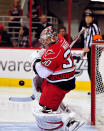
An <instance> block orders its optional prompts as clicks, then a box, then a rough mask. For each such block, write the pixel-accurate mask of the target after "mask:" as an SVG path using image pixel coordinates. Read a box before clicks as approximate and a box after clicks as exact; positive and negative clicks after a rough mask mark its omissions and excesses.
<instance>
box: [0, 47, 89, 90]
mask: <svg viewBox="0 0 104 131" xmlns="http://www.w3.org/2000/svg"><path fill="white" fill-rule="evenodd" d="M34 51H36V49H5V48H0V87H20V85H19V82H20V81H21V80H22V81H24V85H23V86H21V87H30V88H31V87H32V77H33V74H32V70H31V63H30V56H31V54H32V53H33V52H34ZM82 52H83V51H82V50H72V55H73V57H74V63H75V68H76V89H77V90H85V91H90V82H89V76H88V73H87V58H86V57H82Z"/></svg>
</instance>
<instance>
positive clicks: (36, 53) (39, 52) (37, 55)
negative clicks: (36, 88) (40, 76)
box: [31, 49, 46, 74]
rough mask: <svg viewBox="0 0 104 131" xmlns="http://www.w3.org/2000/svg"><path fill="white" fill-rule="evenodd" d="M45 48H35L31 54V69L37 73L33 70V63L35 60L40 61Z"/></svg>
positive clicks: (34, 63)
mask: <svg viewBox="0 0 104 131" xmlns="http://www.w3.org/2000/svg"><path fill="white" fill-rule="evenodd" d="M45 50H46V49H40V50H35V51H34V52H33V53H32V55H31V64H32V67H33V71H34V72H35V73H36V74H37V72H36V70H35V65H36V63H37V62H40V61H41V56H42V55H43V54H44V51H45Z"/></svg>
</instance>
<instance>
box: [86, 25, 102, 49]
mask: <svg viewBox="0 0 104 131" xmlns="http://www.w3.org/2000/svg"><path fill="white" fill-rule="evenodd" d="M97 34H100V30H99V28H98V26H97V25H96V24H95V23H93V24H92V25H91V26H89V27H87V28H86V30H85V33H84V47H85V48H90V47H91V44H92V41H93V36H94V35H97Z"/></svg>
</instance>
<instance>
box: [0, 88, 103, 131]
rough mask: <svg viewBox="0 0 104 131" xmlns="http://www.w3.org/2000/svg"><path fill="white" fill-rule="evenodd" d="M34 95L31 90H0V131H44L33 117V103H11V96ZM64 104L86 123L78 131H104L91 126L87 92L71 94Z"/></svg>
mask: <svg viewBox="0 0 104 131" xmlns="http://www.w3.org/2000/svg"><path fill="white" fill-rule="evenodd" d="M31 94H32V89H31V88H0V131H42V130H40V129H39V128H38V127H37V125H36V122H35V119H34V117H33V115H32V105H33V103H34V101H31V102H11V101H9V100H8V98H9V97H10V96H19V97H23V96H24V97H25V96H30V95H31ZM64 103H65V104H66V105H68V106H70V108H71V110H72V111H74V112H75V113H76V114H77V115H76V116H77V117H78V119H81V120H84V121H85V122H86V124H85V125H83V126H82V127H81V128H79V129H78V130H77V131H102V130H97V129H95V128H94V127H92V126H90V124H88V123H90V95H88V94H87V92H70V94H68V95H67V96H66V97H65V99H64Z"/></svg>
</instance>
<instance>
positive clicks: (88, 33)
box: [82, 12, 100, 80]
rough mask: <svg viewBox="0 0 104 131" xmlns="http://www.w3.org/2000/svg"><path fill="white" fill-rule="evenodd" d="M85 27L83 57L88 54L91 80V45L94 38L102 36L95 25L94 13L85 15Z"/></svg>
mask: <svg viewBox="0 0 104 131" xmlns="http://www.w3.org/2000/svg"><path fill="white" fill-rule="evenodd" d="M85 24H86V25H85V26H86V30H85V32H84V52H83V54H82V55H83V56H85V55H86V53H87V60H88V74H89V78H90V80H91V44H92V41H93V36H95V35H97V34H100V30H99V28H98V26H97V24H95V23H94V14H93V13H92V12H89V13H86V14H85Z"/></svg>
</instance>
